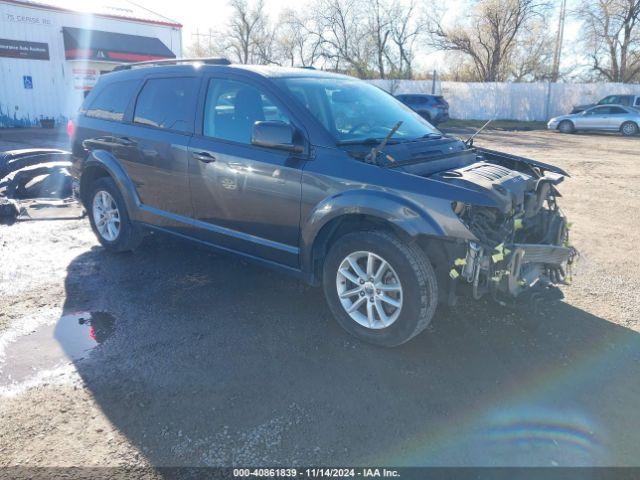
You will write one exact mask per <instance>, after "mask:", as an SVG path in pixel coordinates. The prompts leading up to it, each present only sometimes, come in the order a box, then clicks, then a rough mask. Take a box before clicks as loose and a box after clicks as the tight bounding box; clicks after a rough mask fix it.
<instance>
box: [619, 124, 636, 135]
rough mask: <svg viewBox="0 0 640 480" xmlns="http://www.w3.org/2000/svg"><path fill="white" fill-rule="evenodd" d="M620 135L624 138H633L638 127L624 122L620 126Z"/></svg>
mask: <svg viewBox="0 0 640 480" xmlns="http://www.w3.org/2000/svg"><path fill="white" fill-rule="evenodd" d="M620 133H622V135H624V136H625V137H633V136H634V135H637V134H638V125H636V124H635V123H634V122H624V123H623V124H622V125H621V126H620Z"/></svg>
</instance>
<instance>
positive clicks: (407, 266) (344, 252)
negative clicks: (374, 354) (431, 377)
mask: <svg viewBox="0 0 640 480" xmlns="http://www.w3.org/2000/svg"><path fill="white" fill-rule="evenodd" d="M322 283H323V286H324V293H325V296H326V298H327V303H328V304H329V308H331V313H333V315H334V317H335V318H336V320H337V321H338V323H339V324H340V325H341V326H342V327H343V328H344V329H345V330H346V331H347V332H349V333H351V334H352V335H354V336H356V337H358V338H359V339H361V340H363V341H365V342H369V343H373V344H376V345H383V346H386V347H393V346H396V345H400V344H402V343H404V342H406V341H408V340H410V339H411V338H413V337H414V336H416V335H417V334H418V333H420V332H421V331H423V330H424V329H425V328H426V326H427V325H428V324H429V322H430V321H431V319H432V318H433V314H434V313H435V309H436V306H437V303H438V285H437V280H436V276H435V272H434V270H433V267H432V265H431V263H430V261H429V258H428V257H427V255H426V253H425V251H424V250H423V249H422V248H421V247H420V246H419V245H418V244H416V243H414V242H406V241H403V240H401V239H400V238H398V237H397V236H395V235H394V234H393V233H391V232H389V231H381V230H363V231H354V232H351V233H347V234H345V235H343V236H341V237H339V238H338V239H336V240H335V241H334V242H333V243H332V245H331V248H330V249H329V251H328V252H327V255H326V257H325V259H324V266H323V278H322Z"/></svg>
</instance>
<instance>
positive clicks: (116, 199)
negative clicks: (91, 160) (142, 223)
mask: <svg viewBox="0 0 640 480" xmlns="http://www.w3.org/2000/svg"><path fill="white" fill-rule="evenodd" d="M87 212H88V215H89V222H90V223H91V229H92V230H93V233H95V235H96V237H98V241H99V242H100V244H101V245H102V246H103V247H104V248H106V249H107V250H110V251H112V252H127V251H130V250H134V249H135V248H136V247H137V246H138V245H140V242H142V238H143V234H142V231H141V230H140V228H139V227H138V226H136V225H135V224H133V223H132V222H131V219H130V217H129V212H127V207H126V204H125V202H124V198H122V194H121V193H120V190H119V189H118V186H117V185H116V183H115V182H114V181H113V179H112V178H111V177H100V178H98V179H97V180H96V181H94V182H93V183H92V184H91V186H90V188H89V196H88V202H87ZM116 218H117V220H116Z"/></svg>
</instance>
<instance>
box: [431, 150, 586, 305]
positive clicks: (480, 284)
mask: <svg viewBox="0 0 640 480" xmlns="http://www.w3.org/2000/svg"><path fill="white" fill-rule="evenodd" d="M476 151H477V160H478V161H477V162H476V163H473V164H471V165H468V166H465V167H461V168H457V169H453V170H448V171H445V172H441V173H439V174H437V176H439V177H440V178H442V179H443V180H445V181H447V182H452V183H460V184H464V185H465V187H467V188H472V189H473V188H483V189H484V190H485V191H487V190H489V191H491V193H492V195H494V196H495V199H496V200H497V201H496V204H497V205H500V207H499V208H498V207H485V206H474V205H467V204H464V203H459V202H454V205H453V209H454V212H455V213H456V215H458V217H459V218H460V220H461V221H462V222H463V223H464V224H465V225H466V226H467V228H468V229H469V230H470V231H471V232H472V233H473V234H474V235H475V237H476V238H477V241H474V242H469V244H468V248H467V252H466V256H465V257H462V258H457V259H455V260H454V265H452V269H451V272H450V277H451V278H452V279H461V280H463V281H465V282H467V283H468V284H470V285H471V287H472V290H473V296H474V297H475V298H480V297H481V296H483V295H484V294H490V295H492V296H493V297H494V298H495V299H496V300H499V301H501V302H505V301H507V299H513V298H521V297H531V295H541V294H543V293H544V294H549V293H553V294H554V295H555V296H557V297H560V298H561V294H560V292H559V290H557V289H556V288H554V287H556V286H557V285H560V284H565V283H567V282H568V281H569V280H570V278H571V266H572V264H573V263H574V261H575V258H576V256H577V252H576V250H575V249H574V248H573V247H572V246H571V245H570V243H569V228H568V224H567V220H566V217H565V216H564V214H563V213H562V211H561V210H560V208H559V206H558V203H557V198H558V197H559V196H560V193H559V192H558V190H557V188H556V187H557V185H558V184H559V183H561V182H562V181H563V180H564V178H565V176H567V175H568V174H567V173H566V172H564V171H562V170H560V169H558V168H556V167H552V166H550V165H545V164H541V163H538V162H535V161H531V160H528V159H524V158H521V157H515V156H511V155H508V154H503V153H500V152H494V151H491V150H485V149H476Z"/></svg>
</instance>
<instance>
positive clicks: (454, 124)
mask: <svg viewBox="0 0 640 480" xmlns="http://www.w3.org/2000/svg"><path fill="white" fill-rule="evenodd" d="M486 122H487V121H486V120H448V121H446V122H445V123H441V124H440V125H438V127H443V128H472V129H478V128H480V127H482V125H484V124H485V123H486ZM546 128H547V124H546V122H523V121H519V120H494V121H493V122H491V123H490V124H489V126H488V127H487V130H509V131H529V130H545V129H546Z"/></svg>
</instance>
